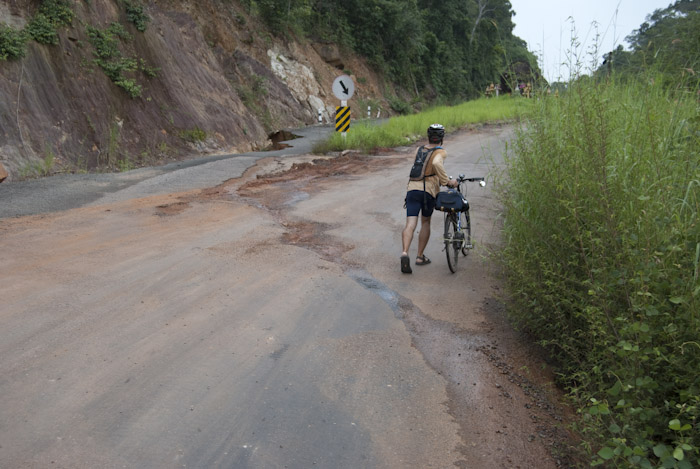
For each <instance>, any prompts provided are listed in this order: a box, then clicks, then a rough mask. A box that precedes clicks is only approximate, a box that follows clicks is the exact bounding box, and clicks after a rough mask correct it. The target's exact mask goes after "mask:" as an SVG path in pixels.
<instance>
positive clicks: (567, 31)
mask: <svg viewBox="0 0 700 469" xmlns="http://www.w3.org/2000/svg"><path fill="white" fill-rule="evenodd" d="M510 3H511V5H512V7H513V11H514V12H515V16H514V17H513V22H514V23H515V29H514V30H513V34H515V35H516V36H518V37H520V38H522V39H523V40H524V41H525V42H527V45H528V49H529V50H530V51H532V52H533V53H534V54H535V56H536V57H537V58H538V60H539V65H540V70H542V74H543V75H544V77H545V78H546V79H547V81H548V82H550V83H552V82H553V81H559V80H560V79H561V80H563V81H566V80H567V79H568V78H569V77H570V73H569V72H570V67H569V66H567V65H561V64H562V63H564V64H570V63H574V62H575V60H571V59H570V57H572V56H576V57H578V58H579V59H580V61H582V62H583V67H584V70H583V72H584V73H585V72H586V71H590V69H591V63H592V62H594V59H593V57H594V56H593V55H592V54H591V53H589V51H591V49H592V48H593V47H595V46H596V45H597V47H598V54H596V55H595V58H596V60H597V64H600V63H602V61H603V59H602V56H603V54H604V53H607V52H610V51H611V50H613V49H615V48H617V46H618V45H622V47H624V48H625V49H629V44H627V42H626V41H625V38H626V37H627V36H628V35H630V34H631V33H632V31H634V30H635V29H639V26H640V25H641V24H642V23H643V22H644V21H645V20H646V17H647V15H650V14H651V13H653V12H654V10H656V9H659V8H665V7H667V6H668V5H669V4H671V3H673V1H672V0H585V1H571V0H510ZM594 22H595V24H596V25H597V34H598V35H599V37H598V39H597V40H596V29H595V27H594ZM572 27H573V28H575V32H574V33H573V34H572ZM572 37H575V38H578V43H579V44H580V45H579V46H578V47H576V48H575V49H572V47H571V44H572V40H571V38H572ZM572 51H576V52H575V53H572Z"/></svg>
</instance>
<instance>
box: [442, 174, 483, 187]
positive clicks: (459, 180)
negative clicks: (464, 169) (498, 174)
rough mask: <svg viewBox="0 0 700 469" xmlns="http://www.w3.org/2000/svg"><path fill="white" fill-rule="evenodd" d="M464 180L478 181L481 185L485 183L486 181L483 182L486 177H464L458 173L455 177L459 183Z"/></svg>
mask: <svg viewBox="0 0 700 469" xmlns="http://www.w3.org/2000/svg"><path fill="white" fill-rule="evenodd" d="M450 179H452V176H450ZM465 181H466V182H480V183H483V184H480V185H481V186H482V187H483V186H485V185H486V182H485V181H486V179H485V178H483V177H475V178H468V177H465V176H464V174H460V175H459V176H458V177H457V182H458V183H460V184H461V183H463V182H465Z"/></svg>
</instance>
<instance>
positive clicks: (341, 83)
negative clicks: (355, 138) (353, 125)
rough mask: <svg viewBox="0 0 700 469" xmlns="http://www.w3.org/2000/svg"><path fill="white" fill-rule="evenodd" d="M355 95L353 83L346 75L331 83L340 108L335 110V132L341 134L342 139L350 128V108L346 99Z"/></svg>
mask: <svg viewBox="0 0 700 469" xmlns="http://www.w3.org/2000/svg"><path fill="white" fill-rule="evenodd" d="M354 93H355V83H353V81H352V78H350V77H349V76H347V75H341V76H339V77H337V78H336V79H335V81H334V82H333V94H334V95H335V97H336V98H338V99H339V100H340V106H337V107H336V108H335V130H336V132H343V134H342V135H343V138H345V137H346V132H347V131H348V129H349V128H350V107H349V106H348V101H347V100H348V99H350V98H352V95H353V94H354Z"/></svg>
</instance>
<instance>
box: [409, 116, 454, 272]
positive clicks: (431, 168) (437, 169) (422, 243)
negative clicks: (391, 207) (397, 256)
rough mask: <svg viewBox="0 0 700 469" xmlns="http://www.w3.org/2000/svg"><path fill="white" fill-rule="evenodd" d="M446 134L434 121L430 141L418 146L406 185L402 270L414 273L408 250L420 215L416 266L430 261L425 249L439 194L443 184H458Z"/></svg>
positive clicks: (451, 185) (429, 132) (429, 134)
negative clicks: (448, 161)
mask: <svg viewBox="0 0 700 469" xmlns="http://www.w3.org/2000/svg"><path fill="white" fill-rule="evenodd" d="M444 137H445V127H443V126H442V125H440V124H433V125H431V126H430V127H428V144H427V145H424V146H421V147H419V148H418V150H417V152H416V159H415V161H414V163H413V167H412V168H411V174H410V177H409V181H408V186H407V188H406V227H405V228H404V229H403V232H402V233H401V241H402V243H403V252H402V253H401V272H403V273H405V274H410V273H411V272H413V270H412V269H411V260H410V257H409V255H408V250H409V248H410V247H411V241H413V233H414V232H415V231H416V227H417V226H418V215H419V214H420V216H421V225H420V233H419V235H418V253H417V256H416V265H427V264H430V259H428V258H427V257H426V256H425V254H424V252H423V251H425V247H426V246H427V245H428V240H429V239H430V217H431V216H432V215H433V210H434V209H435V197H437V194H438V192H440V186H449V187H456V186H457V181H456V180H451V179H450V178H449V177H448V176H447V173H446V172H445V167H444V166H443V162H444V161H445V158H447V152H446V151H445V149H444V148H442V140H443V138H444Z"/></svg>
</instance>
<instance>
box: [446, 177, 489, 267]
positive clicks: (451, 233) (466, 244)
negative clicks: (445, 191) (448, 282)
mask: <svg viewBox="0 0 700 469" xmlns="http://www.w3.org/2000/svg"><path fill="white" fill-rule="evenodd" d="M450 179H452V178H451V177H450ZM466 182H479V185H480V186H481V187H484V186H485V185H486V182H485V180H484V178H483V177H476V178H466V177H464V175H463V174H460V175H459V177H458V179H457V190H458V191H459V193H460V194H461V196H462V198H463V199H464V200H465V203H467V208H466V210H464V211H463V212H446V213H445V218H444V220H445V233H444V237H443V242H444V243H445V253H446V254H447V265H448V267H449V268H450V271H451V272H452V273H454V272H456V270H457V260H458V259H459V252H460V251H461V252H462V255H464V256H466V255H467V252H468V250H469V249H472V248H473V245H472V242H471V239H472V236H471V217H470V215H469V203H468V202H467V188H466V184H464V183H466ZM463 184H464V186H462V185H463ZM463 187H464V189H463ZM462 213H464V216H462ZM463 219H464V223H462V221H463Z"/></svg>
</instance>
